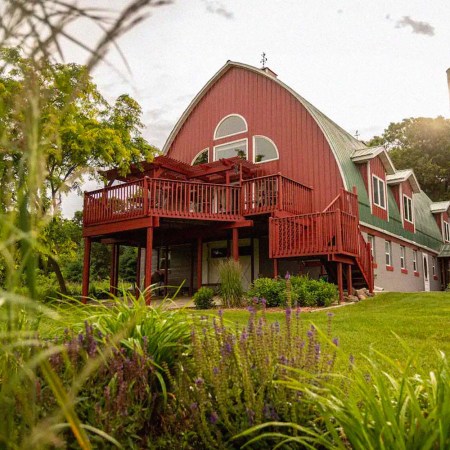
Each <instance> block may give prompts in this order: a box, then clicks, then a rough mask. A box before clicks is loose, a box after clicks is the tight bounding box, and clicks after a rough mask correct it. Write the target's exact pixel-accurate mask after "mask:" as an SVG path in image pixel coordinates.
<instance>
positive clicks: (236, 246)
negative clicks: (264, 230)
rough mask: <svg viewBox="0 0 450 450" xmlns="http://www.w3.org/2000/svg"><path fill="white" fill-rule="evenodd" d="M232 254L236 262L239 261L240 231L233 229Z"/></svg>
mask: <svg viewBox="0 0 450 450" xmlns="http://www.w3.org/2000/svg"><path fill="white" fill-rule="evenodd" d="M232 232H233V245H232V254H233V259H234V260H235V261H239V229H238V228H233V230H232Z"/></svg>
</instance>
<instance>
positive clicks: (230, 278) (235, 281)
mask: <svg viewBox="0 0 450 450" xmlns="http://www.w3.org/2000/svg"><path fill="white" fill-rule="evenodd" d="M219 279H220V296H221V297H222V300H223V305H224V306H225V307H226V308H232V307H236V306H237V307H239V306H242V298H243V296H244V288H243V286H242V268H241V265H240V264H239V263H238V262H236V261H233V260H231V259H228V260H226V261H222V262H220V264H219Z"/></svg>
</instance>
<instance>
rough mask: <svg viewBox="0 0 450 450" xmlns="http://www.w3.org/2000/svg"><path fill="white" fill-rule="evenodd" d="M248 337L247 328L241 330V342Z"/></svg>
mask: <svg viewBox="0 0 450 450" xmlns="http://www.w3.org/2000/svg"><path fill="white" fill-rule="evenodd" d="M247 339H248V334H247V330H243V331H242V334H241V342H245V341H246V340H247Z"/></svg>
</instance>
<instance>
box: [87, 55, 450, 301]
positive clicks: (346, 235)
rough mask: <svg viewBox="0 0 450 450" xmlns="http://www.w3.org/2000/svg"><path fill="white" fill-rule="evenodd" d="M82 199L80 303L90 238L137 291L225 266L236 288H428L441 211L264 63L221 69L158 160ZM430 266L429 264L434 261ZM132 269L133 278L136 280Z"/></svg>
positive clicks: (437, 273) (438, 276) (438, 265)
mask: <svg viewBox="0 0 450 450" xmlns="http://www.w3.org/2000/svg"><path fill="white" fill-rule="evenodd" d="M105 175H106V178H107V179H108V180H109V184H108V187H106V188H104V189H100V190H98V191H94V192H88V193H86V194H85V205H84V237H85V262H84V264H85V265H84V276H83V282H84V285H83V295H84V296H87V293H88V284H89V258H90V246H91V242H93V241H98V242H102V243H104V244H109V245H112V247H113V263H112V265H111V266H112V269H111V289H112V290H114V288H115V287H116V286H117V277H118V275H117V274H118V263H117V261H118V246H119V245H133V246H136V247H138V249H139V255H140V256H139V258H138V264H139V266H140V268H139V270H138V271H137V272H138V280H137V283H138V285H139V286H148V285H149V284H150V283H151V275H152V272H154V271H155V270H156V269H160V270H162V271H163V273H165V278H166V281H167V282H168V283H169V284H172V285H173V284H178V283H180V282H182V281H183V280H185V286H186V287H187V288H189V290H190V291H191V292H192V291H193V290H195V289H198V288H199V287H200V286H201V285H211V284H216V283H218V273H217V266H218V262H220V261H221V260H223V259H224V258H227V257H230V256H231V257H233V258H234V259H235V260H239V261H240V262H241V265H242V267H243V276H244V283H245V284H246V285H248V284H249V283H251V282H252V281H253V280H254V278H256V277H258V276H277V275H278V274H284V272H285V271H286V270H289V271H290V272H291V273H309V274H310V275H311V276H314V277H318V276H324V275H327V276H328V278H329V279H330V280H332V281H335V282H336V283H337V284H338V286H339V289H340V292H341V295H342V292H343V289H344V288H347V289H349V290H351V289H352V287H362V286H366V287H368V288H369V289H370V290H373V288H374V285H376V286H377V287H380V288H384V289H388V290H400V291H401V290H430V289H434V290H435V289H441V287H442V286H443V285H445V283H447V282H448V269H449V257H450V248H449V247H450V245H449V244H446V243H450V232H449V208H450V202H440V203H432V202H431V200H430V199H429V198H428V197H427V196H426V194H425V193H424V192H423V191H421V189H420V186H419V184H418V182H417V179H416V177H415V175H414V173H413V172H412V171H411V170H402V171H397V170H396V169H395V167H394V166H393V164H392V162H391V160H390V158H389V155H388V153H387V152H386V150H385V149H384V148H383V147H375V148H374V147H372V148H369V147H367V146H366V145H365V144H364V143H363V142H361V141H359V140H357V139H355V138H354V137H353V136H351V135H350V134H348V133H347V132H346V131H344V130H343V129H342V128H340V127H339V126H338V125H336V124H335V123H334V122H332V121H331V120H330V119H329V118H328V117H326V116H325V115H324V114H323V113H321V112H320V111H319V110H317V109H316V108H315V107H314V106H313V105H311V104H310V103H309V102H307V101H306V100H305V99H304V98H302V97H301V96H300V95H298V94H297V93H296V92H295V91H293V90H292V89H291V88H290V87H288V86H286V85H285V84H283V83H282V82H281V81H280V80H279V79H278V78H277V75H276V74H275V73H274V72H272V71H271V70H270V69H268V68H264V69H257V68H255V67H251V66H248V65H245V64H240V63H235V62H231V61H228V62H227V63H226V64H225V66H223V67H222V68H221V69H220V70H219V71H218V72H217V73H216V74H215V75H214V77H213V78H212V79H211V80H210V81H209V82H208V83H207V84H206V85H205V86H204V88H203V89H202V90H201V91H200V92H199V93H198V95H197V96H196V97H195V98H194V100H193V101H192V102H191V104H190V105H189V107H188V108H187V109H186V111H185V112H184V113H183V115H182V116H181V118H180V119H179V121H178V123H177V124H176V126H175V128H174V129H173V131H172V132H171V134H170V136H169V138H168V140H167V142H166V144H165V146H164V156H160V157H157V158H155V160H154V161H153V162H151V163H142V164H140V165H139V166H136V167H133V168H132V169H131V171H130V173H129V174H128V175H127V176H126V177H123V176H121V175H120V174H119V173H118V172H117V171H116V170H114V169H113V170H109V171H107V172H105ZM438 257H439V259H438ZM141 273H142V275H141Z"/></svg>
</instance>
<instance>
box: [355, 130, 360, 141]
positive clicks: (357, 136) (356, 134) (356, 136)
mask: <svg viewBox="0 0 450 450" xmlns="http://www.w3.org/2000/svg"><path fill="white" fill-rule="evenodd" d="M355 138H356V139H358V140H359V131H358V130H356V132H355Z"/></svg>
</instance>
